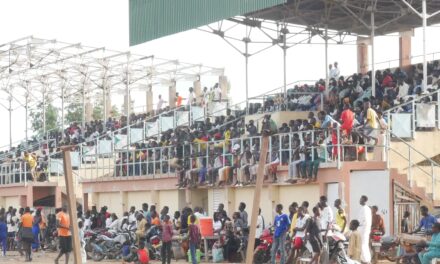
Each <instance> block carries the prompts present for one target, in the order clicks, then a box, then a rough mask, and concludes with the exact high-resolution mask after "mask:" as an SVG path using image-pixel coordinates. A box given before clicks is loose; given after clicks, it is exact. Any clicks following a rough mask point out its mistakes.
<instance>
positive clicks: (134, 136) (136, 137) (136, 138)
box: [130, 128, 144, 144]
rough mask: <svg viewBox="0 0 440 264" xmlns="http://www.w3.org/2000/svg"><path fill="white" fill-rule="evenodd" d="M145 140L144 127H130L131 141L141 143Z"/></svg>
mask: <svg viewBox="0 0 440 264" xmlns="http://www.w3.org/2000/svg"><path fill="white" fill-rule="evenodd" d="M142 140H144V130H143V129H142V128H130V143H131V144H134V143H138V142H139V143H140V142H141V141H142Z"/></svg>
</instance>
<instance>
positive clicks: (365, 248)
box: [357, 195, 373, 263]
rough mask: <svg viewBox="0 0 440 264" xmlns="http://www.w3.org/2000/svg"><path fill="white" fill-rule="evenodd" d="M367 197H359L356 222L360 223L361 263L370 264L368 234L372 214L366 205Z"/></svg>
mask: <svg viewBox="0 0 440 264" xmlns="http://www.w3.org/2000/svg"><path fill="white" fill-rule="evenodd" d="M367 201H368V197H367V196H365V195H362V196H361V199H360V204H361V209H360V210H359V214H358V218H357V220H358V221H359V223H360V226H359V229H358V230H359V232H360V233H361V241H362V244H361V261H362V262H363V263H370V261H371V252H370V246H369V243H370V233H371V222H372V220H373V219H372V217H373V216H372V214H371V208H370V207H369V206H368V205H367Z"/></svg>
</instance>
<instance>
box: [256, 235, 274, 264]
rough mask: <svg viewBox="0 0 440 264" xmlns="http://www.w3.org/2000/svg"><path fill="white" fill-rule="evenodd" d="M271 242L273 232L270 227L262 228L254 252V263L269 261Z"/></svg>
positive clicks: (261, 263) (259, 263)
mask: <svg viewBox="0 0 440 264" xmlns="http://www.w3.org/2000/svg"><path fill="white" fill-rule="evenodd" d="M272 243H273V232H272V229H271V228H267V229H264V230H263V232H262V233H261V236H260V244H259V245H258V246H257V248H256V249H255V252H254V263H256V264H263V263H267V262H269V261H270V257H271V255H270V251H271V249H272Z"/></svg>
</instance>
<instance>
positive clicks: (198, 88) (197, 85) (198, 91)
mask: <svg viewBox="0 0 440 264" xmlns="http://www.w3.org/2000/svg"><path fill="white" fill-rule="evenodd" d="M193 86H194V93H195V95H196V102H197V104H201V103H202V84H201V83H200V79H199V80H197V81H195V82H194V84H193Z"/></svg>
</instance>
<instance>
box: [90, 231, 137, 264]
mask: <svg viewBox="0 0 440 264" xmlns="http://www.w3.org/2000/svg"><path fill="white" fill-rule="evenodd" d="M93 237H94V236H92V238H93ZM135 239H136V235H135V233H134V232H132V231H125V232H122V233H118V234H116V236H115V237H113V238H110V237H107V236H106V235H97V236H96V238H95V239H94V240H92V241H91V242H90V245H91V247H92V252H91V257H92V259H93V260H94V261H101V260H103V259H104V258H107V259H120V258H121V257H122V245H123V244H124V243H126V242H129V243H130V244H133V243H134V241H135Z"/></svg>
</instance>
